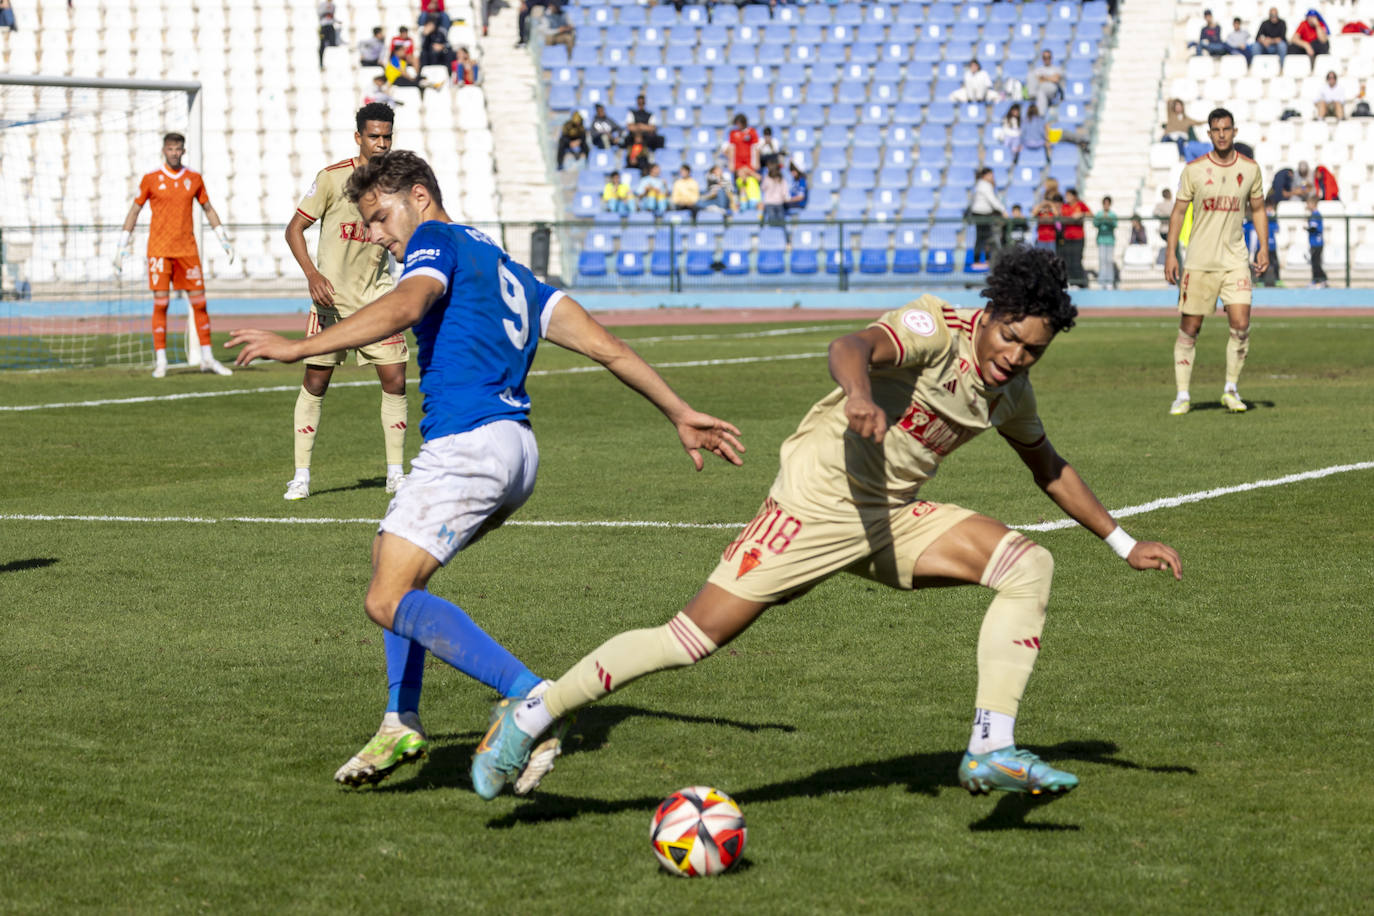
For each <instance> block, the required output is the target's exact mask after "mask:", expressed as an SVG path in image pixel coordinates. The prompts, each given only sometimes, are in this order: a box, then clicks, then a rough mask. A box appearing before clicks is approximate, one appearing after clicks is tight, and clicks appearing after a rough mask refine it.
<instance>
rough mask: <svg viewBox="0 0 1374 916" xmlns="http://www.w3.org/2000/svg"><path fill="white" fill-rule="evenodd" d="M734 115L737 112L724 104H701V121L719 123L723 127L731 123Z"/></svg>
mask: <svg viewBox="0 0 1374 916" xmlns="http://www.w3.org/2000/svg"><path fill="white" fill-rule="evenodd" d="M734 116H735V113H734V112H733V111H731V110H729V109H728V108H726V107H725V106H724V105H717V104H711V103H708V104H706V105H703V106H701V118H700V122H701V123H702V124H710V125H719V126H721V127H724V126H725V125H727V124H729V123H730V119H731V118H733V117H734Z"/></svg>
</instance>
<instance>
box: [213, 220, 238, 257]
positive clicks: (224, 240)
mask: <svg viewBox="0 0 1374 916" xmlns="http://www.w3.org/2000/svg"><path fill="white" fill-rule="evenodd" d="M215 238H217V239H219V243H220V246H221V247H223V248H224V253H225V254H227V255H229V263H230V264H232V263H234V246H233V245H231V244H230V243H229V233H228V232H226V231H225V229H224V226H223V224H221V225H218V226H216V227H215Z"/></svg>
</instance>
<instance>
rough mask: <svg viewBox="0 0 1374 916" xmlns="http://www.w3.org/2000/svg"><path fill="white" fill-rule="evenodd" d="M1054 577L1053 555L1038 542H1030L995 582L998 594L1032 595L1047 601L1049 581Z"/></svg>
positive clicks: (1041, 600) (1044, 601)
mask: <svg viewBox="0 0 1374 916" xmlns="http://www.w3.org/2000/svg"><path fill="white" fill-rule="evenodd" d="M1053 579H1054V555H1053V554H1051V553H1050V552H1049V551H1048V550H1046V549H1045V548H1044V547H1041V546H1040V545H1039V544H1036V543H1034V542H1031V544H1030V547H1029V548H1027V549H1026V550H1025V551H1023V552H1022V553H1021V554H1020V556H1018V557H1017V558H1016V559H1015V560H1014V561H1013V562H1012V564H1011V567H1010V568H1009V569H1008V570H1007V571H1006V573H1005V574H1003V575H1002V577H1001V579H1000V580H999V581H998V583H997V586H996V587H997V592H998V594H1000V595H1011V596H1023V597H1033V598H1035V599H1037V600H1038V601H1040V602H1042V606H1043V603H1048V601H1049V597H1050V583H1051V582H1052V581H1053Z"/></svg>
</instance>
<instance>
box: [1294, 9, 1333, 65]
mask: <svg viewBox="0 0 1374 916" xmlns="http://www.w3.org/2000/svg"><path fill="white" fill-rule="evenodd" d="M1288 44H1289V46H1290V47H1294V48H1297V49H1298V50H1299V51H1301V52H1302V53H1304V54H1306V55H1307V59H1308V61H1309V62H1310V63H1311V64H1312V70H1311V71H1310V72H1312V73H1316V72H1317V55H1318V54H1328V53H1330V51H1331V30H1330V29H1328V28H1327V27H1326V20H1325V19H1323V18H1322V16H1321V13H1318V12H1317V11H1316V10H1308V11H1307V15H1306V16H1305V17H1303V20H1302V22H1299V23H1298V27H1297V28H1296V29H1294V30H1293V37H1292V38H1290V39H1288Z"/></svg>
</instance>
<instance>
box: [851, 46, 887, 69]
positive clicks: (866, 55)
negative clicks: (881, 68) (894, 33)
mask: <svg viewBox="0 0 1374 916" xmlns="http://www.w3.org/2000/svg"><path fill="white" fill-rule="evenodd" d="M881 59H882V52H881V51H880V50H879V48H878V45H877V43H875V42H872V41H856V42H854V43H853V44H852V45H850V46H849V62H850V64H856V63H857V64H876V63H878V61H879V60H881Z"/></svg>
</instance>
